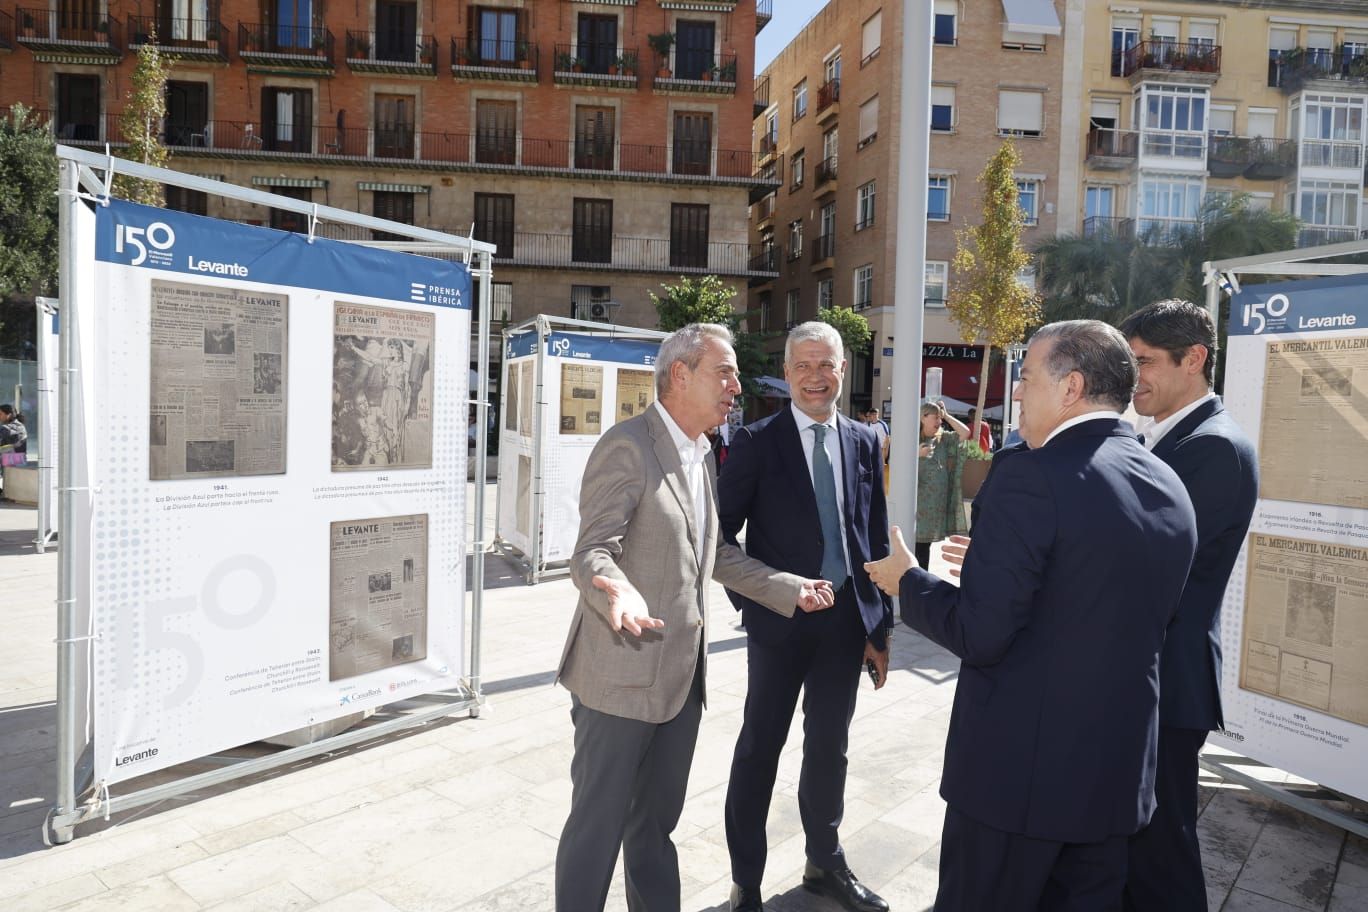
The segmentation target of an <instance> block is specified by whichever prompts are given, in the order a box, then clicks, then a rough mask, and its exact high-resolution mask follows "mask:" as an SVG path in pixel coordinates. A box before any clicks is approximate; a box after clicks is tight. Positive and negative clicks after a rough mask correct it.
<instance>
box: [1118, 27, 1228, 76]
mask: <svg viewBox="0 0 1368 912" xmlns="http://www.w3.org/2000/svg"><path fill="white" fill-rule="evenodd" d="M1120 53H1121V61H1120V63H1121V67H1120V69H1121V72H1120V75H1122V76H1129V77H1131V81H1132V82H1136V81H1139V80H1142V79H1147V78H1150V77H1152V76H1156V75H1158V74H1161V73H1181V74H1183V77H1184V78H1185V79H1197V80H1199V81H1202V82H1207V83H1211V82H1215V81H1216V78H1217V77H1218V76H1220V74H1221V46H1220V45H1217V44H1207V43H1206V42H1203V41H1178V40H1175V39H1171V38H1151V39H1149V40H1148V41H1141V42H1140V43H1139V44H1137V45H1135V46H1134V47H1131V48H1127V49H1126V50H1124V51H1121V52H1120Z"/></svg>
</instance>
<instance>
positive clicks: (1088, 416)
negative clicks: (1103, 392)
mask: <svg viewBox="0 0 1368 912" xmlns="http://www.w3.org/2000/svg"><path fill="white" fill-rule="evenodd" d="M1100 418H1111V419H1114V420H1116V421H1120V420H1121V413H1120V412H1113V411H1110V410H1103V411H1100V412H1086V413H1084V414H1082V415H1075V416H1074V417H1072V418H1070V419H1069V420H1068V421H1065V422H1062V423H1061V424H1060V425H1059V427H1057V428H1055V429H1054V430H1053V431H1050V436H1049V437H1046V438H1045V443H1042V444H1041V446H1045V444H1047V443H1049V442H1050V441H1051V440H1054V439H1055V438H1056V437H1058V436H1059V435H1060V434H1061V433H1062V432H1064V431H1066V430H1068V429H1069V428H1071V427H1073V426H1074V425H1075V424H1082V423H1083V422H1085V421H1097V420H1098V419H1100Z"/></svg>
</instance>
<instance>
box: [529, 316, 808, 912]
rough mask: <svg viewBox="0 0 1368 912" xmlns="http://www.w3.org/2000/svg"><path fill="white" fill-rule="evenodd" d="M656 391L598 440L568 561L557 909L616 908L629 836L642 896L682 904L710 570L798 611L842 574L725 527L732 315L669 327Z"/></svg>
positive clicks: (665, 906) (645, 902)
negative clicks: (757, 551)
mask: <svg viewBox="0 0 1368 912" xmlns="http://www.w3.org/2000/svg"><path fill="white" fill-rule="evenodd" d="M656 391H657V393H658V401H657V402H656V403H655V405H653V406H652V407H651V408H648V409H647V410H646V411H645V412H644V413H642V414H641V415H639V416H637V417H635V418H632V419H629V420H627V421H624V422H622V423H620V424H618V425H616V426H615V427H613V428H612V429H611V430H609V431H608V432H607V433H606V434H604V435H603V437H602V439H600V440H599V442H598V444H597V445H596V446H595V447H594V452H593V454H592V455H591V456H590V457H589V464H588V466H587V467H586V468H585V471H584V479H583V481H582V483H581V487H580V531H579V540H578V541H577V542H576V544H575V553H574V556H573V557H572V558H571V560H570V571H571V575H572V577H573V579H574V581H575V586H576V588H577V589H579V593H580V596H579V602H578V604H577V605H576V606H575V615H574V617H573V618H572V620H571V622H570V633H569V636H568V637H567V638H566V642H565V652H564V654H563V655H562V657H561V664H560V669H559V671H558V674H557V680H559V681H560V683H561V684H563V685H565V687H566V688H567V689H568V690H569V691H570V692H571V694H572V708H571V711H570V717H571V720H572V721H573V722H574V725H575V755H574V759H573V760H572V761H571V765H570V778H571V781H572V783H573V795H572V797H571V804H570V816H569V818H568V819H567V820H566V822H565V829H564V831H563V832H562V833H561V840H560V846H559V849H558V851H557V852H556V909H557V910H558V912H592V910H596V909H598V910H601V909H602V908H603V906H604V903H605V901H606V899H607V895H608V885H609V882H610V881H611V880H612V877H613V868H614V866H615V865H616V863H617V855H618V850H619V848H621V849H622V850H623V856H624V866H625V873H626V881H627V906H628V908H629V909H631V910H633V912H647V910H649V912H677V910H678V909H679V903H680V898H679V862H678V858H677V857H676V855H675V847H674V843H673V842H672V841H671V840H670V834H671V833H672V832H673V831H674V828H675V824H676V823H678V821H679V814H680V811H681V810H682V808H683V806H684V791H685V787H686V786H687V784H688V779H689V767H690V765H691V764H692V761H693V751H694V743H695V741H696V739H697V735H698V723H699V718H700V716H701V714H702V709H703V704H704V699H705V693H704V672H705V668H706V664H707V646H708V635H707V617H708V611H707V590H708V584H709V582H710V581H711V580H712V579H713V578H714V577H716V578H717V580H718V581H719V582H722V583H723V584H725V585H726V586H727V587H728V588H729V589H732V590H735V591H737V592H741V593H743V594H745V595H746V596H747V597H749V598H751V599H754V600H755V601H756V602H759V603H760V604H762V605H765V606H766V607H767V608H769V609H770V610H772V611H775V612H778V613H779V614H783V615H786V616H791V615H792V614H793V613H794V611H795V610H798V609H801V610H804V611H819V610H822V609H824V608H828V607H830V606H831V605H832V604H833V603H834V596H833V594H832V591H831V587H830V585H829V584H828V583H826V582H824V581H821V580H807V579H803V578H802V577H799V576H795V575H794V574H791V573H779V572H776V571H774V570H772V569H770V568H769V567H768V566H766V565H764V564H762V563H760V562H759V561H756V560H753V559H751V558H749V557H747V556H746V555H745V554H744V553H743V552H742V551H741V550H740V549H739V548H737V547H735V546H734V545H730V544H728V543H727V542H726V541H724V540H722V539H721V538H720V537H719V536H718V532H717V506H716V490H717V479H716V476H715V472H714V469H713V460H712V459H711V457H710V456H709V452H708V451H709V446H708V443H707V439H706V437H705V436H704V432H705V431H706V430H707V429H709V428H712V427H716V426H717V425H719V424H721V423H722V422H724V421H726V419H727V413H728V412H729V411H730V410H731V407H732V402H733V400H734V398H735V396H736V395H737V394H738V393H740V391H741V386H740V383H739V382H738V380H737V366H736V354H735V353H734V352H733V351H732V346H731V333H730V332H729V331H728V330H727V329H726V327H723V326H719V325H716V324H707V323H703V324H699V323H695V324H691V325H689V326H686V327H684V328H683V329H680V330H678V331H676V332H674V333H672V334H671V335H670V336H669V337H668V338H666V339H665V341H664V342H663V343H662V344H661V347H660V353H659V355H658V356H657V359H656Z"/></svg>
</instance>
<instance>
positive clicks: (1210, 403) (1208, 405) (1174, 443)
mask: <svg viewBox="0 0 1368 912" xmlns="http://www.w3.org/2000/svg"><path fill="white" fill-rule="evenodd" d="M1224 410H1225V407H1224V406H1222V405H1221V400H1220V398H1219V397H1218V398H1214V399H1208V400H1207V401H1206V402H1203V403H1202V404H1201V405H1199V406H1197V407H1196V408H1195V409H1193V410H1192V411H1191V412H1188V414H1187V416H1186V417H1185V418H1183V420H1182V421H1180V422H1178V423H1177V424H1175V425H1174V426H1173V430H1171V431H1169V432H1168V433H1167V434H1165V435H1164V439H1163V440H1160V441H1159V442H1158V443H1157V444H1155V446H1154V450H1153V452H1154V455H1155V456H1158V457H1159V458H1160V459H1163V458H1165V457H1166V456H1168V454H1169V453H1171V452H1172V451H1173V450H1174V449H1176V448H1177V447H1178V444H1179V443H1180V442H1181V441H1182V439H1183V438H1184V437H1186V436H1187V435H1188V434H1191V433H1192V432H1193V431H1195V430H1196V429H1197V426H1198V425H1199V424H1201V423H1202V422H1203V421H1206V420H1207V419H1208V418H1210V417H1211V416H1212V415H1215V414H1217V413H1218V412H1221V411H1224Z"/></svg>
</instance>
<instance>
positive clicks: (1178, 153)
mask: <svg viewBox="0 0 1368 912" xmlns="http://www.w3.org/2000/svg"><path fill="white" fill-rule="evenodd" d="M1206 141H1207V135H1206V134H1205V133H1203V132H1201V131H1199V130H1141V131H1140V154H1141V155H1142V156H1145V157H1147V158H1169V159H1178V160H1185V161H1190V162H1198V161H1201V160H1202V159H1203V158H1205V156H1206Z"/></svg>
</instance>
